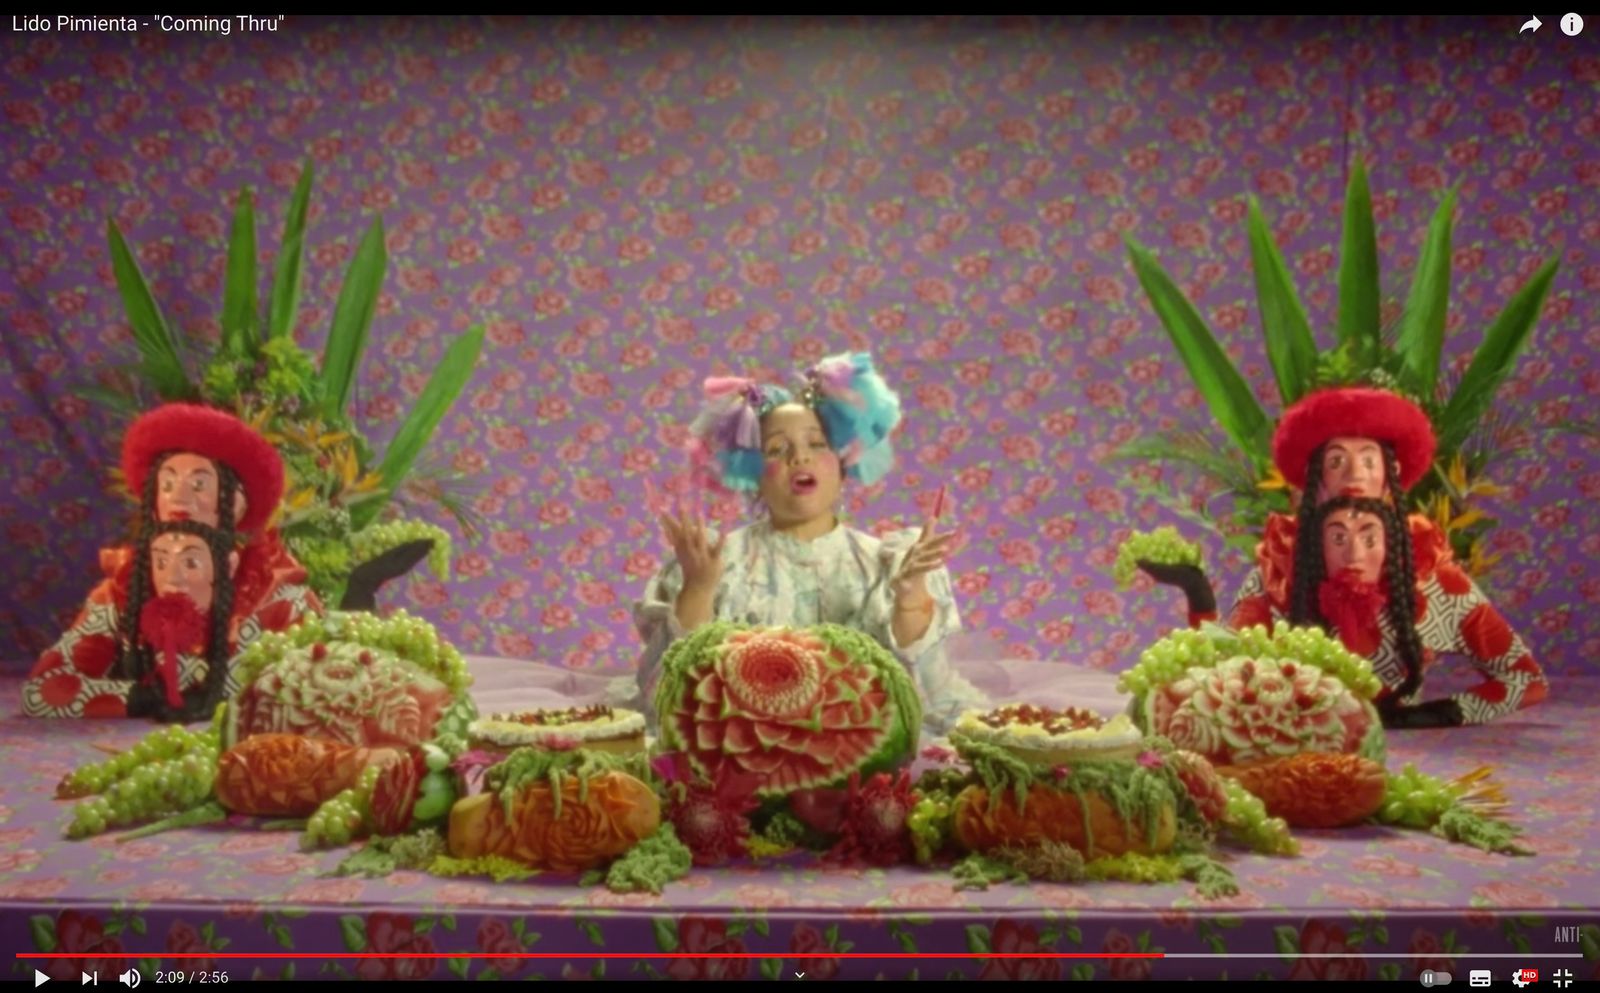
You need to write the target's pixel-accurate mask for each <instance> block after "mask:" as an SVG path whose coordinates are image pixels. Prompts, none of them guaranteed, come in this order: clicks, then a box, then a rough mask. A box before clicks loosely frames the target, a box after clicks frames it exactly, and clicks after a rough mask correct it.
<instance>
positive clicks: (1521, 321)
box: [1118, 161, 1559, 574]
mask: <svg viewBox="0 0 1600 993" xmlns="http://www.w3.org/2000/svg"><path fill="white" fill-rule="evenodd" d="M1455 201H1456V197H1455V190H1454V189H1452V190H1451V191H1450V192H1449V193H1447V194H1446V196H1445V197H1444V199H1443V201H1442V202H1441V203H1440V204H1439V207H1438V209H1437V210H1436V211H1435V212H1434V216H1433V219H1432V222H1431V223H1430V225H1429V227H1428V235H1427V240H1426V242H1425V243H1424V245H1423V248H1422V253H1421V256H1420V257H1419V258H1418V260H1417V265H1416V269H1415V271H1414V272H1413V274H1412V279H1411V287H1410V292H1409V295H1408V296H1407V298H1406V301H1405V303H1404V305H1403V307H1402V308H1401V309H1400V314H1399V317H1398V320H1396V321H1394V322H1391V323H1390V324H1389V325H1388V326H1385V324H1384V322H1383V320H1382V316H1381V315H1382V311H1383V306H1382V302H1383V301H1382V288H1381V284H1380V279H1379V272H1378V244H1377V235H1376V231H1375V226H1374V223H1373V216H1372V197H1371V194H1370V192H1369V190H1368V186H1367V175H1366V171H1365V170H1364V168H1363V167H1362V165H1361V163H1360V162H1359V161H1357V162H1356V163H1355V167H1354V168H1353V169H1352V171H1351V174H1350V180H1349V183H1348V186H1347V189H1346V193H1345V210H1344V236H1343V246H1342V258H1341V260H1340V266H1339V276H1338V279H1339V309H1338V321H1337V344H1336V345H1334V346H1333V347H1332V348H1329V349H1326V350H1319V349H1318V347H1317V342H1316V339H1315V337H1314V336H1313V334H1312V330H1311V324H1310V321H1309V320H1308V319H1307V317H1306V310H1305V308H1304V307H1303V306H1302V305H1301V302H1300V297H1299V295H1298V292H1297V291H1296V289H1295V286H1294V281H1293V279H1292V277H1291V275H1290V270H1289V267H1288V266H1287V265H1286V264H1285V263H1284V259H1283V253H1282V252H1281V251H1280V250H1279V248H1278V246H1277V244H1276V243H1275V241H1274V239H1273V236H1272V233H1271V230H1270V228H1269V226H1268V223H1267V220H1266V218H1265V216H1264V215H1263V213H1262V211H1261V207H1260V204H1259V203H1257V201H1256V199H1255V198H1254V197H1251V198H1250V201H1249V216H1248V221H1247V225H1248V233H1249V243H1250V254H1251V259H1252V262H1253V265H1254V269H1255V277H1256V300H1257V304H1258V306H1259V309H1260V315H1261V331H1262V336H1263V339H1264V341H1265V344H1266V353H1267V358H1268V360H1269V363H1270V365H1271V368H1272V372H1273V376H1274V378H1275V380H1276V385H1277V392H1278V396H1279V399H1280V400H1281V402H1282V404H1283V406H1284V407H1285V408H1287V407H1288V406H1290V405H1291V404H1293V403H1294V402H1295V401H1297V400H1299V399H1300V398H1301V397H1302V396H1304V395H1305V394H1306V393H1308V392H1310V391H1312V390H1315V389H1319V388H1323V387H1328V386H1351V385H1370V386H1378V387H1382V388H1385V389H1389V390H1393V391H1395V392H1398V393H1400V394H1402V395H1405V396H1407V397H1409V398H1411V399H1412V400H1413V401H1415V402H1416V403H1418V404H1419V405H1420V406H1421V407H1422V409H1423V410H1424V411H1426V413H1427V414H1428V417H1429V418H1430V420H1431V421H1432V423H1433V426H1434V430H1435V432H1436V433H1437V435H1438V441H1439V445H1438V454H1437V457H1436V460H1435V462H1434V466H1433V471H1432V472H1430V473H1429V474H1428V475H1427V476H1426V477H1424V479H1423V481H1422V482H1420V483H1419V484H1418V485H1417V486H1415V487H1413V488H1412V490H1411V491H1410V492H1409V494H1408V498H1409V500H1410V502H1411V506H1410V507H1408V508H1407V509H1408V510H1411V511H1415V512H1422V513H1427V514H1428V515H1429V516H1430V517H1432V518H1433V519H1434V520H1435V521H1437V522H1438V523H1439V524H1440V525H1441V526H1443V527H1444V528H1445V530H1446V532H1447V533H1448V534H1449V537H1450V541H1451V545H1452V548H1453V549H1454V551H1455V553H1456V555H1457V556H1459V557H1460V558H1461V560H1462V561H1463V562H1464V563H1465V564H1466V565H1467V566H1468V568H1469V569H1471V570H1473V571H1474V572H1475V573H1477V574H1482V573H1483V572H1484V571H1485V570H1486V569H1487V568H1488V567H1489V566H1490V565H1491V564H1492V562H1493V558H1492V557H1491V556H1488V555H1486V554H1485V553H1484V538H1485V536H1486V535H1487V534H1488V532H1489V531H1490V530H1492V529H1493V527H1494V526H1495V524H1496V521H1495V519H1494V518H1493V517H1492V516H1491V514H1490V513H1489V511H1488V510H1487V508H1485V507H1484V505H1483V504H1482V498H1485V497H1493V496H1495V495H1497V494H1498V493H1499V492H1501V491H1500V488H1499V487H1497V486H1495V485H1494V484H1493V483H1491V482H1490V481H1489V474H1490V472H1491V471H1492V470H1493V469H1495V468H1496V467H1498V466H1499V465H1500V464H1502V463H1503V462H1505V461H1507V460H1508V459H1511V458H1515V457H1517V456H1519V455H1523V454H1526V453H1527V452H1528V451H1529V450H1530V449H1531V444H1532V440H1531V436H1530V433H1529V432H1528V431H1527V430H1525V429H1523V428H1521V427H1520V426H1519V424H1518V420H1519V419H1518V418H1516V417H1514V416H1513V415H1511V414H1509V413H1507V412H1506V411H1505V410H1504V409H1502V408H1500V407H1497V406H1496V403H1495V400H1496V394H1497V391H1498V390H1499V388H1500V385H1501V384H1502V383H1503V382H1504V381H1505V380H1506V378H1507V377H1508V376H1509V375H1510V374H1511V372H1512V370H1513V368H1514V367H1515V365H1516V360H1517V356H1518V354H1519V353H1520V352H1521V350H1522V348H1523V346H1524V345H1525V344H1526V342H1527V340H1528V336H1529V334H1530V333H1531V332H1532V329H1533V325H1534V321H1535V320H1536V319H1537V317H1538V314H1539V311H1540V308H1541V307H1542V306H1543V303H1544V298H1545V295H1546V294H1547V293H1548V292H1549V289H1550V284H1551V281H1552V280H1553V279H1554V278H1555V273H1556V268H1557V266H1558V264H1559V252H1555V253H1552V254H1551V255H1550V256H1549V258H1547V259H1546V261H1545V262H1544V264H1543V265H1541V266H1540V267H1539V269H1538V271H1536V272H1535V273H1534V274H1533V275H1532V276H1531V277H1529V278H1528V279H1527V280H1526V281H1525V282H1523V284H1522V285H1521V287H1519V288H1518V289H1517V291H1516V292H1515V293H1514V294H1513V295H1512V297H1511V300H1510V302H1509V303H1507V304H1506V306H1505V308H1504V309H1503V310H1502V311H1501V312H1500V314H1499V316H1498V317H1496V318H1495V320H1494V321H1493V322H1492V323H1491V324H1490V325H1489V326H1488V328H1487V329H1486V330H1485V331H1484V333H1483V341H1482V343H1481V344H1480V345H1479V346H1478V348H1477V350H1476V352H1475V353H1474V354H1473V356H1472V358H1471V360H1470V362H1469V363H1467V364H1466V368H1465V371H1464V372H1461V373H1459V374H1457V373H1455V372H1454V371H1453V370H1451V369H1445V370H1441V363H1440V358H1441V355H1442V353H1443V345H1444V331H1445V323H1446V322H1445V317H1446V312H1447V310H1448V306H1449V299H1450V261H1451V254H1450V233H1451V222H1452V215H1453V213H1454V210H1455ZM1127 241H1128V252H1129V255H1130V257H1131V259H1132V263H1133V268H1134V271H1135V273H1136V274H1137V275H1138V277H1139V282H1140V283H1141V285H1142V286H1143V287H1144V290H1145V293H1146V294H1147V295H1148V297H1149V298H1150V303H1151V306H1152V307H1153V309H1154V310H1155V312H1156V315H1157V316H1158V317H1159V318H1160V320H1161V323H1162V326H1163V327H1165V328H1166V331H1167V334H1168V336H1169V337H1170V338H1171V339H1172V343H1173V345H1174V346H1175V347H1176V348H1177V351H1178V354H1179V356H1180V357H1181V358H1182V360H1183V363H1184V366H1185V368H1186V369H1187V370H1188V372H1189V375H1190V376H1191V377H1192V379H1193V380H1194V384H1195V387H1196V389H1197V390H1198V391H1199V393H1200V395H1201V396H1202V397H1203V398H1204V399H1205V402H1206V404H1207V406H1208V407H1209V408H1210V412H1211V415H1212V417H1213V418H1214V420H1215V422H1216V425H1217V426H1219V427H1220V428H1221V429H1222V431H1223V433H1224V434H1226V435H1227V437H1228V440H1229V441H1230V442H1231V443H1232V447H1231V449H1224V448H1219V446H1217V445H1216V444H1215V442H1214V441H1213V439H1212V438H1211V437H1210V436H1209V435H1208V434H1207V433H1206V432H1202V431H1195V430H1179V431H1169V432H1164V433H1157V434H1151V435H1148V436H1145V437H1141V438H1136V439H1134V440H1133V441H1131V442H1130V443H1128V444H1127V445H1125V446H1123V448H1122V449H1121V450H1120V451H1119V453H1118V454H1119V456H1120V457H1122V458H1126V459H1133V460H1139V461H1144V462H1164V463H1175V464H1179V465H1182V466H1186V467H1188V469H1189V470H1191V475H1194V476H1197V477H1198V479H1199V481H1200V483H1201V486H1202V488H1203V489H1202V491H1201V492H1200V493H1199V495H1196V494H1195V493H1193V492H1191V493H1188V494H1185V493H1182V492H1181V491H1177V490H1168V489H1165V488H1163V487H1161V486H1159V485H1157V484H1154V483H1151V482H1148V481H1145V482H1143V483H1142V484H1141V487H1142V488H1143V489H1144V490H1145V492H1149V493H1154V494H1156V495H1158V496H1160V497H1161V498H1162V499H1163V500H1164V502H1166V503H1168V504H1169V505H1170V506H1172V507H1173V508H1174V509H1175V510H1177V511H1178V512H1179V513H1180V514H1181V515H1182V516H1185V517H1187V518H1188V519H1191V520H1194V521H1197V522H1200V523H1203V524H1205V525H1206V526H1208V527H1211V528H1212V529H1213V530H1216V531H1217V532H1218V533H1220V534H1221V535H1222V536H1223V537H1224V539H1225V540H1226V541H1227V543H1228V544H1229V545H1232V546H1234V547H1239V548H1242V549H1249V548H1253V547H1254V543H1255V542H1256V541H1257V540H1258V538H1259V535H1260V534H1261V529H1262V527H1263V525H1264V524H1265V521H1266V517H1267V515H1268V514H1269V513H1271V512H1285V511H1288V510H1290V509H1291V506H1292V497H1291V495H1290V494H1289V492H1288V488H1287V486H1286V484H1285V483H1284V481H1283V479H1282V477H1281V476H1279V475H1278V473H1277V471H1276V470H1275V468H1274V467H1273V465H1272V457H1271V438H1272V427H1273V424H1272V421H1271V420H1270V419H1269V418H1268V416H1267V414H1266V412H1265V411H1264V410H1263V409H1262V407H1261V404H1260V403H1259V402H1258V401H1257V399H1256V397H1255V395H1254V394H1253V393H1252V392H1251V389H1250V387H1249V385H1248V384H1247V383H1246V381H1245V379H1244V377H1243V376H1242V375H1240V373H1239V371H1238V370H1237V369H1236V368H1235V367H1234V365H1233V363H1232V361H1231V360H1230V359H1229V358H1228V356H1227V353H1226V352H1224V351H1223V349H1222V347H1221V345H1219V344H1218V342H1217V338H1216V336H1215V335H1214V334H1212V332H1211V330H1210V329H1209V328H1208V327H1207V326H1206V323H1205V321H1204V319H1203V318H1201V316H1200V314H1199V312H1198V310H1196V308H1195V306H1194V305H1193V304H1192V303H1191V302H1190V301H1189V300H1188V298H1187V297H1186V296H1185V295H1184V293H1183V292H1182V290H1180V289H1179V288H1178V286H1177V284H1176V283H1175V282H1174V280H1173V279H1172V277H1171V276H1170V275H1168V273H1167V271H1166V270H1165V269H1164V268H1163V267H1162V266H1161V264H1160V263H1159V262H1157V261H1156V260H1155V258H1154V256H1153V255H1151V253H1150V252H1149V250H1147V249H1146V248H1144V247H1143V246H1142V245H1140V244H1139V243H1138V242H1137V241H1136V240H1134V239H1133V238H1132V237H1131V236H1130V237H1129V238H1128V239H1127ZM1219 497H1220V498H1224V499H1230V500H1231V506H1229V507H1225V508H1224V510H1223V511H1222V512H1221V513H1217V512H1214V511H1213V509H1212V504H1213V502H1214V500H1215V499H1216V498H1219Z"/></svg>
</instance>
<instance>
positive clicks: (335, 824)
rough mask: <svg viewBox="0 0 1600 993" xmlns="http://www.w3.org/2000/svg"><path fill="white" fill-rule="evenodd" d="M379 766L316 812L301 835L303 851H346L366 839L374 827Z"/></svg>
mask: <svg viewBox="0 0 1600 993" xmlns="http://www.w3.org/2000/svg"><path fill="white" fill-rule="evenodd" d="M382 771H383V770H382V768H381V767H380V766H375V765H373V766H368V767H367V768H365V769H363V770H361V779H360V780H359V781H358V782H357V783H356V785H354V786H352V787H350V788H348V789H345V790H342V791H340V792H339V794H338V795H336V796H334V797H333V798H332V799H331V800H328V801H326V802H325V803H323V804H322V806H320V807H318V808H317V809H316V812H315V813H313V814H312V815H311V817H310V818H309V819H308V820H307V821H306V827H305V831H304V832H303V833H302V834H301V835H300V847H301V849H302V850H304V851H308V852H310V851H316V850H317V849H319V848H343V847H344V846H346V845H348V844H350V843H351V842H352V841H354V840H355V839H357V838H359V837H361V836H363V835H364V834H366V833H367V831H368V830H369V829H370V828H371V826H372V790H373V787H374V786H376V785H377V782H378V774H379V773H380V772H382Z"/></svg>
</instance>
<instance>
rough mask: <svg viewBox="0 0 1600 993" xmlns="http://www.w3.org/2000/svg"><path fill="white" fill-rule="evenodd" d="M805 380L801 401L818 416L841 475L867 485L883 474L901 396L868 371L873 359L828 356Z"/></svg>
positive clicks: (886, 471) (889, 465)
mask: <svg viewBox="0 0 1600 993" xmlns="http://www.w3.org/2000/svg"><path fill="white" fill-rule="evenodd" d="M804 379H805V386H804V387H803V388H802V389H801V391H800V399H801V402H803V403H805V404H806V405H807V406H809V407H811V408H812V409H813V410H815V411H816V412H817V419H818V420H820V421H821V422H822V429H823V430H824V431H826V432H827V435H828V443H829V445H831V446H832V447H833V450H834V451H835V452H836V453H838V455H839V464H840V466H841V467H842V468H843V469H844V474H845V475H846V476H848V477H849V478H851V479H854V480H857V481H859V482H861V483H864V484H867V485H871V484H873V483H876V482H877V481H878V480H880V479H882V478H883V477H884V476H886V475H888V474H889V470H890V468H892V467H893V465H894V446H893V444H891V442H890V436H891V435H892V434H893V433H894V429H895V427H896V426H897V425H899V423H900V396H899V394H897V393H896V392H895V391H894V390H891V389H890V388H889V384H888V383H886V382H884V379H883V377H882V376H881V375H879V374H878V371H877V370H876V369H874V368H873V365H872V355H871V354H870V353H868V352H843V353H841V354H838V355H830V356H828V357H827V358H825V359H822V360H821V361H820V362H818V363H817V364H816V365H814V366H812V367H811V368H810V369H808V370H806V372H805V376H804Z"/></svg>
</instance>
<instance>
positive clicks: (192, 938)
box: [167, 921, 216, 972]
mask: <svg viewBox="0 0 1600 993" xmlns="http://www.w3.org/2000/svg"><path fill="white" fill-rule="evenodd" d="M210 950H211V946H210V945H208V944H206V942H205V939H203V938H202V937H201V936H200V932H198V931H196V930H195V929H194V926H193V925H191V924H189V923H187V922H186V921H173V922H172V927H171V928H170V929H168V931H167V951H169V952H171V953H172V954H174V955H185V954H193V953H195V952H206V951H210ZM181 965H182V968H183V969H184V970H185V971H191V972H210V971H211V970H212V968H213V967H214V966H215V965H216V960H215V959H183V960H182V963H181Z"/></svg>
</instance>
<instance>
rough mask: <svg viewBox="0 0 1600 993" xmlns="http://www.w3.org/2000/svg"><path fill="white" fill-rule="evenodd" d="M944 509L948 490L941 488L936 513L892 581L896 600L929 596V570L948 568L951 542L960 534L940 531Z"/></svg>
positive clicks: (935, 505) (926, 523) (930, 515)
mask: <svg viewBox="0 0 1600 993" xmlns="http://www.w3.org/2000/svg"><path fill="white" fill-rule="evenodd" d="M943 508H944V489H943V488H942V487H941V488H940V490H939V495H938V497H937V498H936V499H935V501H934V505H933V512H932V513H930V514H929V515H928V519H927V521H926V522H924V523H923V525H922V532H921V533H920V534H918V535H917V540H916V543H915V544H913V545H912V546H911V550H910V551H908V552H906V557H905V558H904V559H903V560H902V561H901V563H900V569H899V571H897V572H896V573H895V575H894V579H892V580H891V581H890V586H891V587H892V588H893V590H894V594H895V598H896V600H901V599H905V598H907V597H909V598H911V599H919V600H920V599H924V598H926V597H928V595H929V594H928V585H927V576H928V573H930V572H933V571H935V570H937V569H942V568H944V565H945V562H946V560H947V559H948V558H949V555H950V542H952V541H954V540H955V537H956V534H955V532H954V531H938V530H937V528H938V526H939V516H940V513H941V512H942V510H943Z"/></svg>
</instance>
